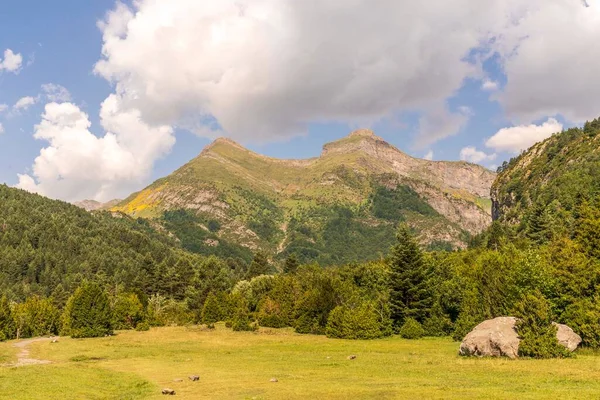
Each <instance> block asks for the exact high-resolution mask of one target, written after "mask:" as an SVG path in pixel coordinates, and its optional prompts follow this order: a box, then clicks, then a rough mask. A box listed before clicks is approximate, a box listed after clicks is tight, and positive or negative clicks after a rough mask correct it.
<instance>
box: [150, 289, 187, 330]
mask: <svg viewBox="0 0 600 400" xmlns="http://www.w3.org/2000/svg"><path fill="white" fill-rule="evenodd" d="M193 320H194V316H193V314H192V313H191V312H190V311H189V310H188V308H187V305H186V304H185V303H184V302H178V301H175V300H173V299H167V298H166V297H164V296H161V295H159V294H154V295H152V296H150V299H148V323H149V324H150V325H152V326H166V325H177V326H182V325H187V324H190V323H191V322H192V321H193Z"/></svg>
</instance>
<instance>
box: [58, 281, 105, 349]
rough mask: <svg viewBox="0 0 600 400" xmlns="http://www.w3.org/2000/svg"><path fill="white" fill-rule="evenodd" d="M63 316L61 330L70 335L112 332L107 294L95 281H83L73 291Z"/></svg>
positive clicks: (78, 336) (86, 335)
mask: <svg viewBox="0 0 600 400" xmlns="http://www.w3.org/2000/svg"><path fill="white" fill-rule="evenodd" d="M63 316H64V317H63V332H64V333H65V334H68V335H70V336H71V337H74V338H85V337H101V336H106V335H111V334H112V333H113V328H112V311H111V309H110V303H109V301H108V296H107V295H106V293H105V292H104V291H103V290H102V289H101V288H100V286H98V285H97V284H95V283H89V282H84V283H83V284H82V285H81V286H80V287H79V288H78V289H77V290H76V291H75V293H74V294H73V296H71V298H70V299H69V301H68V302H67V306H66V308H65V311H64V314H63Z"/></svg>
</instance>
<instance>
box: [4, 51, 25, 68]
mask: <svg viewBox="0 0 600 400" xmlns="http://www.w3.org/2000/svg"><path fill="white" fill-rule="evenodd" d="M22 64H23V56H21V54H19V53H17V54H15V53H14V52H13V51H12V50H11V49H6V50H5V51H4V59H2V58H0V72H2V71H8V72H13V73H18V72H19V70H20V69H21V65H22Z"/></svg>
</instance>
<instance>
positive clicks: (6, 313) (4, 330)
mask: <svg viewBox="0 0 600 400" xmlns="http://www.w3.org/2000/svg"><path fill="white" fill-rule="evenodd" d="M16 331H17V328H16V327H15V321H14V319H13V314H12V310H11V308H10V303H9V302H8V299H7V298H6V296H2V298H1V299H0V342H1V341H3V340H10V339H13V338H14V337H15V335H16Z"/></svg>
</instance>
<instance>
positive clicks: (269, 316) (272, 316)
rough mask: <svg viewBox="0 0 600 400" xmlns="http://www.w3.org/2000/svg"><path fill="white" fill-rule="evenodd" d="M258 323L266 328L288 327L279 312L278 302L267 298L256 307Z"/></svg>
mask: <svg viewBox="0 0 600 400" xmlns="http://www.w3.org/2000/svg"><path fill="white" fill-rule="evenodd" d="M258 323H259V325H260V326H265V327H268V328H284V327H286V326H288V322H287V319H286V318H285V316H284V315H283V313H282V311H281V307H280V305H279V303H278V302H276V301H274V300H272V299H271V298H270V297H267V298H266V299H264V300H263V301H261V303H260V305H259V307H258Z"/></svg>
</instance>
